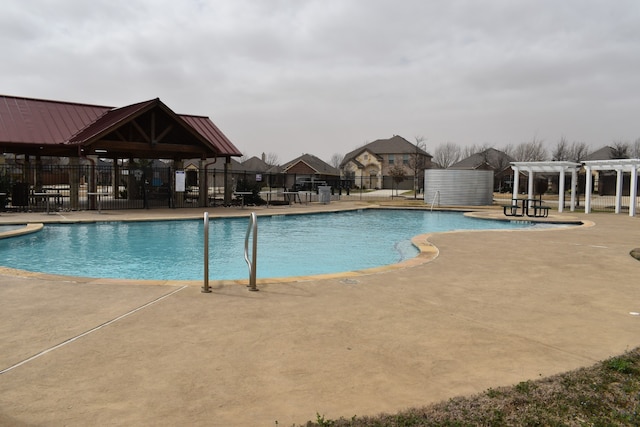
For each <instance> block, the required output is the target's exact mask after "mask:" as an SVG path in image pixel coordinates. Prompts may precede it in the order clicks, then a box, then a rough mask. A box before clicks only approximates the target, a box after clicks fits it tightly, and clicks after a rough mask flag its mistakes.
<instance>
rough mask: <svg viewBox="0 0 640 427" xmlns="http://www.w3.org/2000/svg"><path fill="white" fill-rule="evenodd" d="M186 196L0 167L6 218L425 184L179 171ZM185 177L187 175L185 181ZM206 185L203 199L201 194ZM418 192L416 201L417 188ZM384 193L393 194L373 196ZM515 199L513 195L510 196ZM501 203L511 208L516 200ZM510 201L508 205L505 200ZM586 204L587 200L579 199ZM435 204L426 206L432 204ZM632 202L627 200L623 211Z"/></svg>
mask: <svg viewBox="0 0 640 427" xmlns="http://www.w3.org/2000/svg"><path fill="white" fill-rule="evenodd" d="M180 172H181V173H180V174H179V175H180V176H182V177H183V179H184V191H176V190H177V188H176V185H177V184H180V183H178V182H177V181H176V179H177V174H176V169H175V168H173V167H171V166H167V167H157V166H133V167H129V166H127V167H122V166H120V167H118V166H117V165H116V166H114V165H111V164H109V165H100V164H98V165H88V164H83V165H75V166H74V165H41V166H39V167H36V166H35V165H34V164H26V165H25V164H0V210H6V209H14V210H25V211H26V210H45V209H46V208H47V207H49V208H52V209H55V210H93V209H98V208H101V209H143V208H154V207H170V208H183V207H205V206H220V205H230V204H234V203H237V202H238V199H237V197H235V196H234V192H247V191H251V192H255V193H256V194H257V195H258V196H259V197H260V198H261V199H262V200H263V201H265V202H266V201H269V202H273V203H279V202H280V203H283V202H287V201H291V200H288V199H287V198H286V197H284V195H283V194H284V193H287V192H297V191H300V192H302V193H300V194H301V195H303V197H302V198H301V199H300V200H302V199H304V200H303V201H307V202H317V201H319V197H318V196H319V194H318V189H319V187H322V186H328V187H330V191H331V200H334V201H335V200H374V201H375V200H389V199H392V198H394V197H405V198H408V199H414V198H416V199H420V200H422V199H423V194H422V186H423V185H422V184H423V183H422V182H420V183H415V182H414V178H413V177H407V178H406V179H404V180H403V181H401V182H395V181H394V179H393V177H391V176H383V177H375V176H370V177H367V176H365V177H356V178H352V179H338V178H336V177H330V176H324V177H323V176H319V177H317V176H309V175H303V174H282V173H267V172H259V171H244V170H243V171H234V170H229V171H228V172H227V174H226V178H225V171H224V170H223V169H208V168H207V169H200V170H199V169H194V168H191V169H190V168H187V169H186V170H184V169H180ZM182 172H184V173H182ZM201 181H202V184H203V185H202V187H203V191H202V192H201V191H200V188H201V185H200V184H201ZM414 186H417V187H418V188H419V192H418V194H417V195H414V193H413V191H412V190H413V188H414ZM378 189H385V190H391V191H384V192H380V191H374V190H378ZM509 194H510V193H509ZM509 194H506V193H505V194H504V195H498V196H496V202H497V203H501V204H506V203H508V202H509V201H510V195H509ZM503 196H504V197H503ZM578 201H579V206H580V202H583V201H584V195H578ZM430 203H431V201H427V204H430ZM629 203H630V200H629V197H626V198H625V197H623V209H624V207H628V206H629ZM614 207H615V197H614V196H595V197H594V198H593V199H592V208H593V209H594V210H602V211H613V210H614Z"/></svg>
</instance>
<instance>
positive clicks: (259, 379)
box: [0, 202, 640, 426]
mask: <svg viewBox="0 0 640 427" xmlns="http://www.w3.org/2000/svg"><path fill="white" fill-rule="evenodd" d="M358 206H362V205H358V204H357V203H346V202H338V203H332V204H330V205H317V204H312V205H305V206H301V207H299V206H297V207H292V208H289V207H286V208H284V207H283V208H278V209H281V210H282V211H286V212H311V211H317V210H335V209H341V208H357V207H358ZM276 209H277V208H270V209H269V210H268V211H269V212H268V213H271V212H275V213H279V212H276ZM208 211H209V212H211V215H217V214H221V215H228V214H233V215H236V214H237V215H248V214H249V212H250V211H251V210H250V209H244V210H241V209H237V208H217V209H209V210H208ZM266 211H267V209H261V210H260V213H264V212H266ZM61 215H62V216H63V218H60V216H61ZM482 215H483V216H486V217H496V218H499V217H503V216H502V211H501V210H498V209H497V208H496V209H487V210H483V211H482ZM151 216H152V217H155V218H156V219H161V218H167V217H177V216H178V217H186V216H190V217H194V218H201V217H202V210H192V209H177V210H168V209H167V210H161V209H152V210H147V211H103V213H102V214H101V215H98V214H97V212H71V213H64V214H54V215H46V214H44V213H26V214H18V213H0V224H6V223H20V222H21V223H27V222H30V223H39V222H48V221H53V220H57V221H60V220H61V219H62V220H64V221H70V222H74V221H96V220H97V221H104V220H117V219H142V218H149V217H151ZM54 217H56V218H54ZM551 217H552V219H559V220H569V219H581V220H585V221H589V222H593V225H592V226H581V227H574V228H566V229H560V230H557V229H550V230H540V231H521V230H518V231H473V232H452V233H442V234H433V235H431V236H429V242H431V243H432V244H433V245H434V246H435V247H436V248H437V249H438V256H437V257H436V258H435V259H433V260H432V261H430V262H427V263H422V264H419V265H415V266H412V267H408V268H402V269H390V270H383V271H381V272H378V273H376V274H367V275H356V276H338V275H336V276H335V277H328V278H320V279H319V278H307V279H306V280H301V281H286V282H285V281H283V282H282V283H268V284H262V285H261V286H259V287H260V291H259V292H249V291H248V290H247V288H246V287H245V286H241V285H238V284H215V285H213V286H212V288H213V289H212V290H213V292H212V293H210V294H203V293H201V292H200V285H201V284H198V283H187V284H186V285H185V283H183V282H164V283H161V284H155V285H153V286H150V285H148V284H142V283H140V282H128V281H126V280H120V281H114V280H103V279H77V278H73V277H53V276H46V275H38V274H29V273H21V272H16V271H13V270H9V269H0V343H1V345H0V371H4V372H3V373H2V374H0V425H16V426H21V425H22V426H28V425H68V426H75V425H77V426H81V425H104V424H108V425H207V426H211V425H214V426H218V425H219V426H231V425H233V426H275V425H281V426H289V425H291V424H293V423H298V424H303V423H304V422H306V420H309V419H315V416H316V413H319V414H323V415H324V416H325V417H326V418H338V417H340V416H344V417H346V418H350V417H351V416H353V415H375V414H377V413H378V412H381V411H384V412H395V411H397V410H401V409H404V408H407V407H410V406H420V405H424V404H428V403H432V402H437V401H440V400H443V399H448V398H450V397H454V396H458V395H466V394H471V393H477V392H482V391H484V390H486V389H488V388H489V387H494V388H495V387H498V386H502V385H510V384H514V383H517V382H519V381H524V380H528V379H537V378H540V377H541V376H548V375H552V374H556V373H559V372H563V371H567V370H571V369H575V368H578V367H582V366H589V365H591V364H593V363H595V362H596V361H599V360H603V359H606V358H608V357H610V356H613V355H617V354H620V353H622V352H624V351H625V350H629V349H632V348H634V347H636V346H638V345H639V344H640V316H637V315H634V313H637V312H640V286H639V285H638V283H639V280H638V277H639V275H640V262H639V261H637V260H635V259H634V258H632V257H631V256H630V255H629V252H630V251H631V250H632V249H634V248H637V247H640V219H638V218H637V217H629V216H627V215H615V214H610V213H607V214H590V215H584V214H579V213H569V212H567V213H564V214H557V213H555V212H554V213H553V215H551ZM0 264H1V261H0ZM70 273H71V272H70ZM34 356H35V357H34ZM7 369H8V370H7ZM276 421H277V424H276Z"/></svg>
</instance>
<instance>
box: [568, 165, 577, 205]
mask: <svg viewBox="0 0 640 427" xmlns="http://www.w3.org/2000/svg"><path fill="white" fill-rule="evenodd" d="M577 188H578V171H577V169H572V170H571V207H570V210H571V212H573V211H575V210H576V189H577Z"/></svg>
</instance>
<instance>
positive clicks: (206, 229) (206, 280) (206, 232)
mask: <svg viewBox="0 0 640 427" xmlns="http://www.w3.org/2000/svg"><path fill="white" fill-rule="evenodd" d="M202 292H203V293H206V294H208V293H211V288H210V287H209V212H205V213H204V285H203V286H202Z"/></svg>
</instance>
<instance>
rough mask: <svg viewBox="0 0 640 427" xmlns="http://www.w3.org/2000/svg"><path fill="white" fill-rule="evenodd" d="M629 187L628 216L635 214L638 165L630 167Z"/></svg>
mask: <svg viewBox="0 0 640 427" xmlns="http://www.w3.org/2000/svg"><path fill="white" fill-rule="evenodd" d="M630 185H631V187H630V188H629V216H635V215H636V197H637V196H638V165H633V166H632V167H631V183H630Z"/></svg>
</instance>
